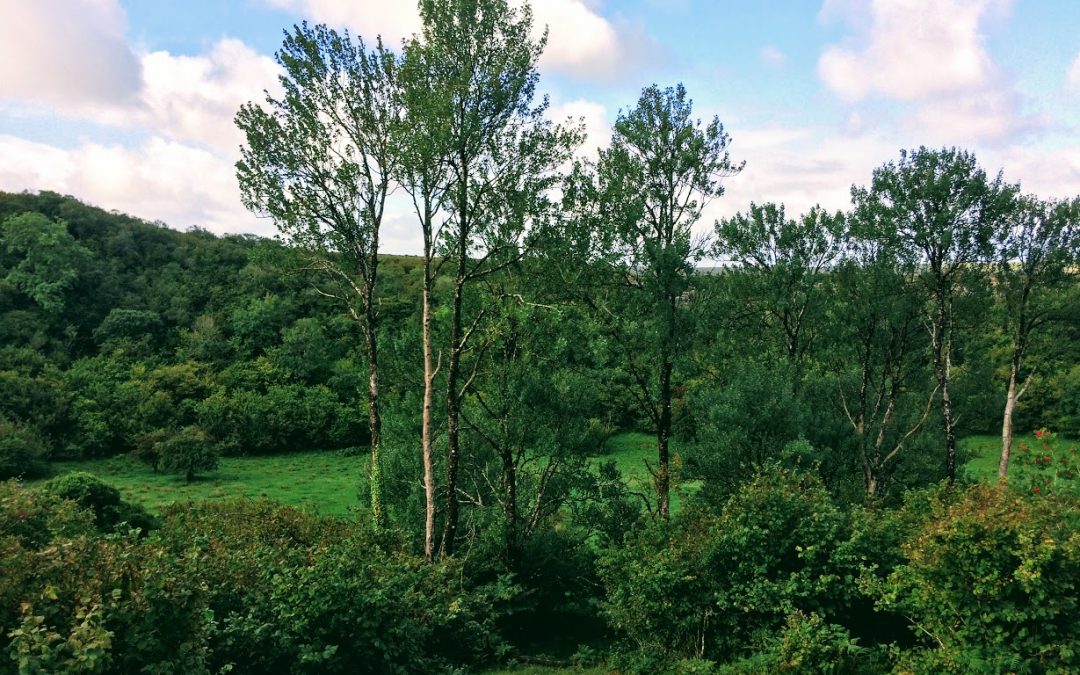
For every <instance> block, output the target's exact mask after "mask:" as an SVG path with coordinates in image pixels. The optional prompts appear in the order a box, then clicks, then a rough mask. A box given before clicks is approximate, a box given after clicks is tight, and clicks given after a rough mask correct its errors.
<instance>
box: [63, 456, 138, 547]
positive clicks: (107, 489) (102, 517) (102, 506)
mask: <svg viewBox="0 0 1080 675" xmlns="http://www.w3.org/2000/svg"><path fill="white" fill-rule="evenodd" d="M45 489H46V490H47V491H48V492H50V493H52V494H54V495H56V496H57V497H59V498H60V499H70V500H71V501H73V502H75V503H76V504H78V505H79V507H80V508H84V509H88V510H89V511H90V512H91V513H93V514H94V524H95V525H96V526H97V527H98V529H99V530H101V531H103V532H113V531H115V530H116V529H117V528H118V527H119V526H120V525H121V524H123V523H126V524H128V525H129V526H131V527H137V528H140V529H142V530H144V531H146V530H148V529H150V528H151V527H153V525H154V521H153V518H151V516H150V514H149V513H147V512H146V511H145V510H144V509H143V508H141V507H139V506H135V505H134V504H130V503H128V502H125V501H124V500H123V499H121V498H120V491H119V490H117V489H116V488H114V487H113V486H111V485H109V484H108V483H106V482H104V481H102V480H101V479H100V478H98V477H96V476H94V475H92V474H89V473H85V472H82V471H73V472H71V473H67V474H64V475H63V476H58V477H57V478H53V479H52V480H50V481H49V482H48V483H46V484H45Z"/></svg>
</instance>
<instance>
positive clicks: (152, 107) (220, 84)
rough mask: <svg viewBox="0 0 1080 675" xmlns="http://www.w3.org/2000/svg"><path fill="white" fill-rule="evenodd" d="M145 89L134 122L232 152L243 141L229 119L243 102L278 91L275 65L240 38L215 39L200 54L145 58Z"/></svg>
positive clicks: (173, 135)
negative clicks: (214, 42) (267, 92)
mask: <svg viewBox="0 0 1080 675" xmlns="http://www.w3.org/2000/svg"><path fill="white" fill-rule="evenodd" d="M142 63H143V73H144V79H145V81H146V86H145V87H144V89H143V91H142V92H141V95H140V105H139V107H138V114H137V117H136V119H137V121H138V122H140V123H141V124H142V125H144V126H146V127H148V128H150V129H153V130H154V131H155V132H157V133H159V134H163V135H167V136H169V137H170V138H175V139H179V140H184V141H194V142H197V143H201V144H203V145H205V146H206V147H208V148H212V149H215V150H217V151H218V152H225V153H229V154H230V155H232V154H234V153H235V151H236V148H238V147H239V145H240V142H241V140H242V137H241V135H240V132H239V131H238V130H237V129H236V126H235V125H234V124H233V118H234V116H235V115H236V112H237V110H239V109H240V106H241V105H242V104H243V103H246V102H248V101H256V102H260V103H261V102H262V100H263V91H264V90H265V89H269V90H271V91H274V90H275V89H276V88H277V75H278V72H279V70H280V69H279V67H278V65H277V64H276V63H275V62H274V60H273V59H271V58H269V57H267V56H262V55H260V54H258V53H256V52H255V50H253V49H252V48H250V47H248V46H247V45H245V44H244V43H243V42H240V41H239V40H233V39H225V40H221V41H219V42H218V43H217V44H215V45H214V47H213V48H212V49H211V50H210V52H209V53H208V54H206V55H204V56H174V55H172V54H170V53H168V52H164V51H158V52H151V53H149V54H146V55H144V56H143V59H142Z"/></svg>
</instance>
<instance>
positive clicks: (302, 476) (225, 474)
mask: <svg viewBox="0 0 1080 675" xmlns="http://www.w3.org/2000/svg"><path fill="white" fill-rule="evenodd" d="M1021 442H1023V443H1027V444H1028V445H1030V446H1031V447H1037V441H1036V440H1035V437H1034V435H1032V434H1021V435H1018V436H1017V438H1016V445H1017V447H1019V445H1020V443H1021ZM1061 442H1062V443H1066V442H1068V441H1061ZM605 450H606V452H605V453H604V454H602V455H598V456H597V457H596V458H595V459H594V461H595V462H601V461H609V460H610V461H614V462H615V466H616V467H617V468H618V469H619V472H620V473H621V474H622V475H623V477H624V478H625V479H626V480H627V481H628V482H629V483H630V484H631V486H633V487H634V488H635V489H637V490H640V491H642V492H645V493H648V494H651V493H652V489H653V488H652V477H651V476H650V475H649V472H648V469H647V468H646V467H645V460H646V459H648V460H649V461H650V462H652V463H653V464H654V465H655V457H656V439H655V437H653V436H650V435H648V434H643V433H638V432H629V433H623V434H617V435H615V436H612V437H611V438H609V439H608V440H607V442H606V443H605ZM675 450H676V452H677V449H675ZM960 450H961V452H963V453H964V454H965V455H966V456H967V457H968V460H967V463H966V464H965V467H964V468H965V471H966V472H967V474H968V476H970V477H971V478H973V479H976V480H985V481H988V482H991V481H996V480H997V462H998V454H999V452H1000V450H1001V439H1000V438H998V437H997V436H969V437H967V438H964V439H961V441H960ZM363 464H364V461H363V458H362V457H346V456H342V455H341V454H339V453H337V452H332V451H331V452H305V453H297V454H292V455H278V456H273V457H226V458H223V459H222V460H221V466H220V467H219V468H218V469H217V470H216V471H212V472H210V473H207V474H206V475H205V476H202V477H200V478H199V479H198V480H196V481H195V482H193V483H190V484H189V483H187V482H185V480H184V478H183V476H172V475H166V474H160V473H155V472H154V471H152V470H151V469H149V468H147V467H146V465H144V464H140V463H139V462H137V461H135V460H132V459H130V458H128V457H113V458H111V459H103V460H92V461H86V462H62V463H58V464H57V469H58V473H65V472H67V471H87V472H89V473H92V474H95V475H97V476H99V477H101V478H102V479H104V480H105V481H107V482H109V483H110V484H112V485H114V486H115V487H116V488H118V489H119V490H120V492H121V493H122V494H123V496H124V498H125V499H127V500H129V501H132V502H134V503H137V504H142V505H143V506H146V507H147V508H149V509H150V510H152V511H157V510H158V509H160V508H161V507H162V506H165V505H168V504H171V503H174V502H180V501H187V500H202V499H224V498H230V497H270V498H271V499H276V500H278V501H280V502H283V503H285V504H290V505H293V506H302V507H306V508H310V509H313V510H315V511H317V512H318V513H322V514H326V515H336V516H344V515H347V514H348V513H349V511H350V509H352V508H354V507H356V506H357V505H358V504H359V502H358V499H357V488H358V485H359V472H360V471H361V470H362V467H363ZM1024 469H1025V467H1023V466H1021V465H1016V464H1014V465H1013V467H1012V468H1011V469H1010V475H1011V477H1012V478H1013V480H1015V481H1016V482H1017V483H1021V484H1023V483H1026V479H1027V475H1026V474H1025V471H1024ZM699 487H700V486H699V484H698V483H696V482H686V483H683V484H682V485H681V486H679V488H678V489H676V490H675V491H673V492H672V494H671V508H672V510H673V511H678V509H679V507H680V502H681V498H682V497H684V496H685V495H687V494H692V493H693V492H695V491H696V490H697V489H699Z"/></svg>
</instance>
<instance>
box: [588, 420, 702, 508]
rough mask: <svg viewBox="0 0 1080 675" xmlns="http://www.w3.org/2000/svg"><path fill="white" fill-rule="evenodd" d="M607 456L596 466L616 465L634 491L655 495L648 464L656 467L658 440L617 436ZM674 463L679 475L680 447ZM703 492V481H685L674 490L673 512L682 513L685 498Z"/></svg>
mask: <svg viewBox="0 0 1080 675" xmlns="http://www.w3.org/2000/svg"><path fill="white" fill-rule="evenodd" d="M604 449H605V450H606V451H607V452H605V453H604V454H601V455H597V456H596V457H595V458H593V461H594V462H607V461H614V462H615V468H617V469H618V470H619V473H620V474H622V477H623V480H625V481H626V483H627V484H628V485H629V486H630V487H631V489H633V490H636V491H639V492H644V493H646V494H648V495H650V496H653V495H654V494H655V488H654V487H653V479H652V475H651V474H650V473H649V469H648V467H647V466H646V465H645V460H648V462H649V466H652V467H653V468H655V467H656V437H655V436H653V435H650V434H643V433H641V432H637V431H630V432H626V433H621V434H616V435H614V436H612V437H611V438H608V439H607V441H605V442H604ZM671 453H672V457H671V463H672V468H673V470H674V471H675V472H676V473H677V472H678V468H679V465H680V464H681V460H680V458H679V449H678V447H677V446H676V445H674V444H672V446H671ZM700 489H701V482H700V481H684V482H680V483H678V484H676V485H673V486H672V491H671V512H672V513H678V512H679V509H680V508H681V506H682V498H683V497H685V496H687V495H691V494H693V493H695V492H697V491H698V490H700Z"/></svg>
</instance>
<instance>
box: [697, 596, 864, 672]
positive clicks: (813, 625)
mask: <svg viewBox="0 0 1080 675" xmlns="http://www.w3.org/2000/svg"><path fill="white" fill-rule="evenodd" d="M863 653H864V650H863V649H861V648H860V647H859V646H858V645H857V644H856V641H855V640H853V639H852V638H851V635H850V634H849V633H848V631H847V630H846V629H845V628H843V627H841V626H837V625H835V624H830V623H827V622H826V621H825V619H824V618H822V616H821V615H820V614H809V615H807V614H804V613H803V612H799V611H796V612H793V613H792V614H789V615H788V617H787V620H786V623H785V625H784V627H783V629H782V630H781V631H780V632H779V633H778V634H777V635H775V636H771V637H769V638H768V639H767V640H766V643H765V644H764V645H763V648H762V649H761V651H760V652H758V653H757V654H755V655H754V656H751V657H749V658H746V659H743V660H740V661H736V662H734V663H730V664H725V665H724V666H722V667H720V668H718V669H716V670H715V671H711V672H715V673H717V674H718V675H769V674H770V673H793V674H805V675H816V674H818V673H820V674H821V675H839V674H841V673H853V674H854V673H862V672H867V671H866V669H865V664H863V663H860V659H861V657H862V656H863Z"/></svg>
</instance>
